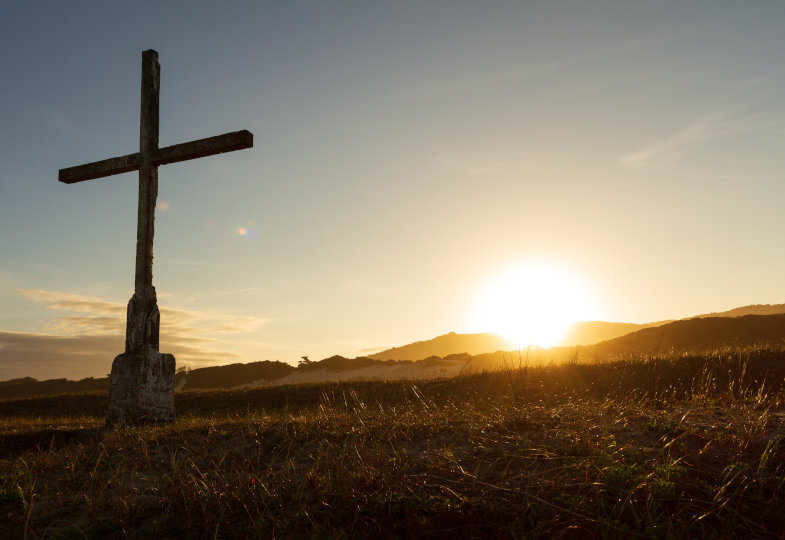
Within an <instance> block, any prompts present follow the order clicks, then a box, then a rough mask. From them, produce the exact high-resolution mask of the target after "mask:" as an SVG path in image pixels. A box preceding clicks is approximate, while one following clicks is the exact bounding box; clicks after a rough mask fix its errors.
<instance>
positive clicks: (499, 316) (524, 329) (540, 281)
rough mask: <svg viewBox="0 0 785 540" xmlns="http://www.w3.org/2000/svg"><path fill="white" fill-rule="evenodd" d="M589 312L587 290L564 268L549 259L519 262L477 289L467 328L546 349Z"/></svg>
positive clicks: (586, 317) (513, 342)
mask: <svg viewBox="0 0 785 540" xmlns="http://www.w3.org/2000/svg"><path fill="white" fill-rule="evenodd" d="M590 313H591V303H590V302H589V298H588V292H587V290H586V287H585V286H584V285H583V284H582V282H581V281H580V280H579V279H578V278H577V277H576V276H574V275H573V274H572V273H571V272H569V271H568V270H567V269H565V268H563V267H560V266H558V265H555V264H551V263H543V262H538V263H523V264H517V265H515V266H511V267H508V268H506V269H504V270H503V271H501V272H498V273H496V274H495V275H493V276H491V277H490V278H489V279H488V281H487V282H486V284H485V286H484V287H483V288H482V289H481V291H480V293H479V295H478V299H477V302H476V307H475V310H474V316H473V317H474V322H473V324H472V326H473V327H474V328H475V329H476V330H477V331H482V332H492V333H495V334H499V335H501V336H502V337H504V338H505V339H507V340H508V341H509V342H510V343H511V344H512V345H513V346H516V347H527V346H529V345H537V346H540V347H551V346H553V345H556V344H558V342H559V341H560V340H561V339H562V338H563V337H564V335H565V334H566V332H567V330H568V329H569V326H570V324H572V323H573V322H577V321H581V320H586V319H588V318H589V316H590Z"/></svg>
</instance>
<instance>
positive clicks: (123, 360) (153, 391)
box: [106, 347, 175, 427]
mask: <svg viewBox="0 0 785 540" xmlns="http://www.w3.org/2000/svg"><path fill="white" fill-rule="evenodd" d="M174 371H175V360H174V356H173V355H171V354H164V353H160V352H158V351H156V350H155V349H153V348H151V347H148V348H147V349H146V350H145V351H144V352H125V353H123V354H121V355H119V356H118V357H117V358H115V359H114V362H112V374H111V375H110V379H109V381H110V387H109V409H108V410H107V411H106V425H107V427H113V426H122V425H129V426H139V425H142V424H151V423H163V422H172V421H173V420H174Z"/></svg>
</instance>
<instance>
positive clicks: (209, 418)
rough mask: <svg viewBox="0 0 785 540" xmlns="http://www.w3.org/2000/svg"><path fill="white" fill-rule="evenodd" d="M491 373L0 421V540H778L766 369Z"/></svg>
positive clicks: (725, 359) (521, 366) (70, 406)
mask: <svg viewBox="0 0 785 540" xmlns="http://www.w3.org/2000/svg"><path fill="white" fill-rule="evenodd" d="M510 365H511V366H514V369H509V370H506V371H502V372H498V373H485V374H474V375H466V376H462V377H458V378H456V379H449V380H439V381H433V382H428V383H417V384H414V383H411V382H400V381H399V382H353V383H331V384H324V385H317V384H314V385H300V386H289V387H274V388H266V389H256V390H246V391H225V392H198V393H182V394H178V395H177V397H176V404H177V408H178V418H177V420H176V422H175V423H174V424H172V425H168V426H164V427H145V428H138V429H122V430H118V431H107V432H102V431H101V430H99V429H95V430H92V431H91V430H90V429H89V428H100V427H101V426H102V425H103V418H102V417H103V413H104V411H105V408H106V402H107V398H106V395H102V394H84V395H68V396H59V397H50V398H39V399H19V400H7V401H0V537H3V538H16V537H31V538H35V537H52V536H54V537H60V538H84V537H87V538H92V537H102V538H113V537H114V538H121V537H127V536H129V537H133V538H150V537H159V536H190V537H219V538H224V537H229V538H233V537H240V538H244V537H263V538H270V537H281V538H290V537H313V538H339V537H386V538H410V537H426V538H427V537H439V538H441V537H444V536H446V535H453V536H454V537H456V538H457V537H460V538H468V537H489V538H592V537H595V538H636V537H642V538H649V537H654V538H668V537H676V538H688V537H689V538H716V537H730V538H733V537H745V538H782V533H783V531H785V386H784V383H783V381H784V380H785V352H783V351H769V350H744V351H718V352H715V353H712V354H708V355H704V356H695V357H677V356H661V357H657V358H649V359H631V360H628V361H624V360H619V361H617V362H612V363H605V364H594V365H579V364H567V365H561V366H540V367H536V368H531V367H529V368H527V367H526V366H525V362H524V361H523V360H522V359H519V358H511V359H510ZM77 429H81V430H82V431H65V430H77Z"/></svg>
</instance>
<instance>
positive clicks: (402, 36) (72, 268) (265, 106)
mask: <svg viewBox="0 0 785 540" xmlns="http://www.w3.org/2000/svg"><path fill="white" fill-rule="evenodd" d="M186 9H187V11H188V17H187V19H184V18H183V12H184V10H186ZM784 24H785V4H782V3H779V2H755V3H736V2H722V1H720V2H717V1H708V0H707V1H698V2H690V3H681V2H669V3H647V4H641V3H630V2H624V1H621V0H620V1H608V2H592V3H586V2H574V3H571V4H558V5H557V4H556V3H552V2H520V3H503V2H489V3H476V2H454V1H443V2H428V3H426V4H423V3H418V2H411V3H409V2H399V3H392V4H376V3H371V4H357V3H348V2H331V3H324V2H305V3H267V2H231V3H228V4H221V5H220V6H219V5H217V4H214V3H209V2H188V3H180V2H170V3H165V4H159V3H154V2H147V1H141V2H136V3H134V5H133V6H115V5H112V6H110V5H105V4H103V3H82V4H79V5H78V6H73V5H64V4H63V5H61V4H57V3H51V4H47V5H45V6H43V7H42V6H41V5H39V4H36V5H32V4H17V5H13V6H9V7H6V8H5V9H4V11H3V17H2V18H0V45H1V46H2V50H4V51H9V52H8V53H7V54H6V58H5V63H4V67H5V72H6V73H7V74H8V76H7V77H3V80H2V83H0V96H2V98H3V99H2V100H0V117H2V118H3V128H2V129H0V230H2V231H3V232H2V234H0V253H2V254H3V255H2V258H0V380H6V379H11V378H14V377H21V376H27V375H31V376H35V377H37V378H42V379H43V378H55V377H69V378H82V377H86V376H96V377H102V376H105V375H106V373H107V372H108V370H109V367H110V365H111V361H112V358H113V357H114V356H115V355H116V354H119V353H120V352H122V349H123V333H124V331H125V321H124V319H125V312H126V303H127V302H128V299H129V298H130V296H131V294H132V290H133V269H134V255H135V253H134V249H135V241H136V236H135V235H136V217H137V208H136V197H137V181H136V174H135V173H128V174H123V175H119V176H114V177H111V178H105V179H98V180H92V181H88V182H84V183H81V184H76V185H64V184H61V183H59V182H57V171H58V169H60V168H64V167H69V166H72V165H78V164H81V163H87V162H91V161H97V160H100V159H105V158H109V157H113V156H118V155H124V154H128V153H131V152H134V151H135V150H136V149H137V148H138V130H139V77H140V59H141V52H142V51H143V50H146V49H150V48H154V49H156V50H157V51H158V52H159V53H160V61H161V141H160V142H161V146H166V145H171V144H176V143H180V142H184V141H189V140H193V139H198V138H202V137H207V136H211V135H214V134H218V133H223V132H227V131H234V130H237V129H243V128H245V129H248V130H250V131H252V132H253V133H254V136H255V146H254V148H253V149H252V150H246V151H243V152H238V153H232V154H229V155H226V156H214V157H210V158H206V159H201V160H196V161H193V162H186V163H179V164H172V165H167V166H163V167H161V169H160V171H159V177H160V186H159V204H158V208H157V220H156V231H155V232H156V235H155V265H154V268H153V272H154V284H155V286H156V289H157V291H158V299H159V306H160V307H161V321H162V335H161V351H163V352H171V353H173V354H175V356H176V357H177V360H178V365H181V366H189V367H194V368H195V367H200V366H208V365H219V364H228V363H233V362H251V361H257V360H266V359H269V360H281V361H283V362H287V363H289V364H292V365H294V364H296V363H297V362H298V361H299V360H300V358H301V357H302V356H308V357H310V358H312V359H322V358H327V357H330V356H332V355H335V354H339V355H342V356H345V357H355V356H362V355H371V354H373V353H378V352H380V351H383V350H386V349H389V348H391V347H396V346H397V347H400V346H403V345H406V344H410V343H413V342H416V341H426V340H430V339H432V338H434V337H435V336H442V335H445V334H448V333H449V332H457V333H461V334H478V333H494V334H498V335H501V336H502V339H504V340H506V341H508V342H511V343H512V348H516V347H525V346H527V345H529V344H536V345H541V346H550V345H558V344H576V343H582V342H585V341H586V339H587V337H586V336H587V335H588V334H587V332H589V330H590V331H591V332H595V333H598V332H606V334H605V335H606V336H607V337H606V338H605V339H610V337H611V334H613V333H614V332H616V330H618V329H619V328H620V327H618V326H613V325H611V326H607V325H606V324H605V323H604V322H602V321H608V322H612V323H614V324H615V323H624V324H626V325H628V326H626V327H625V328H626V330H630V331H631V330H635V329H640V328H641V326H639V325H646V324H649V323H654V322H662V321H668V320H675V319H681V318H685V317H691V316H694V315H695V314H698V313H713V312H724V311H725V310H728V309H731V308H734V307H736V306H747V305H751V304H779V303H781V302H783V301H785V281H783V280H782V276H783V275H785V254H783V253H782V250H779V249H777V246H779V245H781V243H782V239H781V235H782V231H784V230H785V215H784V214H783V212H782V211H781V206H782V201H783V200H785V153H784V152H783V145H784V144H785V105H783V101H782V96H783V95H785V40H783V39H782V28H783V25H784ZM10 51H13V52H10ZM576 321H600V322H599V323H596V324H594V326H593V327H591V328H589V326H586V325H584V326H571V324H572V323H574V322H576ZM612 329H613V330H612ZM581 332H583V333H581ZM608 332H609V333H608ZM619 335H621V334H619ZM612 337H618V336H617V335H613V336H612Z"/></svg>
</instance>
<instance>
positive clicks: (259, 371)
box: [174, 360, 297, 390]
mask: <svg viewBox="0 0 785 540" xmlns="http://www.w3.org/2000/svg"><path fill="white" fill-rule="evenodd" d="M296 369H297V368H295V367H294V366H292V365H290V364H286V363H284V362H278V361H275V362H271V361H269V360H264V361H263V362H250V363H247V364H239V363H238V364H229V365H228V366H215V367H206V368H197V369H192V370H190V371H188V372H187V373H184V372H180V373H177V374H176V375H175V379H174V386H175V389H176V390H195V389H200V388H235V387H237V386H242V385H244V384H247V383H249V382H252V381H258V380H266V381H272V380H275V379H280V378H281V377H285V376H287V375H289V374H290V373H292V372H293V371H295V370H296Z"/></svg>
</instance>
